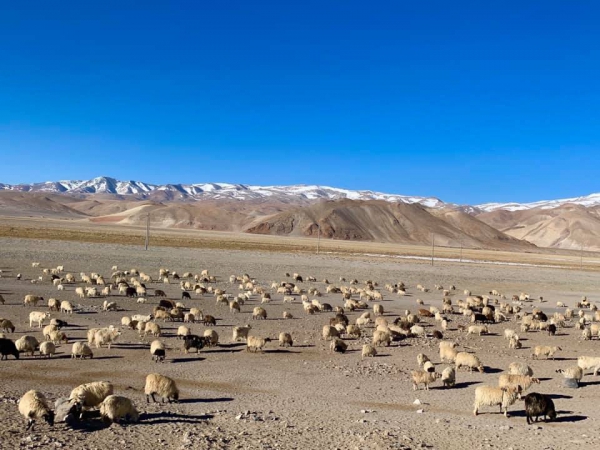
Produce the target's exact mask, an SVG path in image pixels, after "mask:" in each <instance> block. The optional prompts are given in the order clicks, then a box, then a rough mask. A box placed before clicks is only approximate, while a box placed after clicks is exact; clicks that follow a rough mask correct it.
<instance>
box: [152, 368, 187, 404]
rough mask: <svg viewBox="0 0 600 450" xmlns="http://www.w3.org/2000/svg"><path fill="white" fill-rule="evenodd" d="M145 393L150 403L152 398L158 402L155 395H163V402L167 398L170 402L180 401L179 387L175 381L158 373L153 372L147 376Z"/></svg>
mask: <svg viewBox="0 0 600 450" xmlns="http://www.w3.org/2000/svg"><path fill="white" fill-rule="evenodd" d="M144 393H145V394H146V403H150V398H152V401H153V402H156V399H155V398H154V395H159V396H160V397H162V400H163V403H164V401H165V400H166V401H168V402H169V403H171V402H172V401H174V402H178V401H179V389H177V385H176V384H175V381H174V380H173V379H171V378H169V377H166V376H164V375H160V374H158V373H151V374H149V375H148V376H146V385H145V386H144Z"/></svg>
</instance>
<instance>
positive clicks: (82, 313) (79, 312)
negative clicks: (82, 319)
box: [77, 311, 98, 316]
mask: <svg viewBox="0 0 600 450" xmlns="http://www.w3.org/2000/svg"><path fill="white" fill-rule="evenodd" d="M89 314H98V311H77V315H78V316H86V315H89Z"/></svg>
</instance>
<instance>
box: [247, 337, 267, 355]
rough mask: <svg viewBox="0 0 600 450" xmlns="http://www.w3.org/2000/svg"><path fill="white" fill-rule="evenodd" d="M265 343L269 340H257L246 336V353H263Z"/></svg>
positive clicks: (257, 338)
mask: <svg viewBox="0 0 600 450" xmlns="http://www.w3.org/2000/svg"><path fill="white" fill-rule="evenodd" d="M267 342H271V339H270V338H259V337H256V336H248V339H247V346H246V351H248V352H258V351H260V352H261V353H262V352H263V348H264V346H265V345H266V344H267Z"/></svg>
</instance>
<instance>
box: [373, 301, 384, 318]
mask: <svg viewBox="0 0 600 450" xmlns="http://www.w3.org/2000/svg"><path fill="white" fill-rule="evenodd" d="M373 313H374V314H375V315H376V316H383V305H380V304H375V305H373Z"/></svg>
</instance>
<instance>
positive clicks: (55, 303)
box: [48, 298, 60, 311]
mask: <svg viewBox="0 0 600 450" xmlns="http://www.w3.org/2000/svg"><path fill="white" fill-rule="evenodd" d="M48 309H49V310H50V311H59V310H60V301H59V300H57V299H55V298H51V299H49V300H48Z"/></svg>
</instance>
